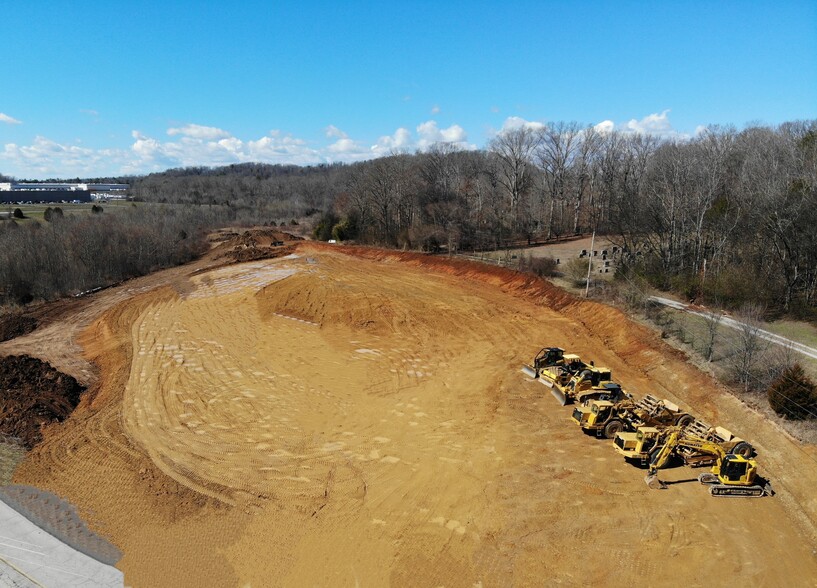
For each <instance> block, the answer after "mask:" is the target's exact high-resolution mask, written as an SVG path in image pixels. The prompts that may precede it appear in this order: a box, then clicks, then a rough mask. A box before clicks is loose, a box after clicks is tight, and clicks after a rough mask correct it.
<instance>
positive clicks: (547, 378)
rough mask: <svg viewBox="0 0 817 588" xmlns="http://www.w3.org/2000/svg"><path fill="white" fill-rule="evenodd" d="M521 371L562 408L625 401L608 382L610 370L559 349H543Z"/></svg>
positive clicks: (610, 381) (623, 394)
mask: <svg viewBox="0 0 817 588" xmlns="http://www.w3.org/2000/svg"><path fill="white" fill-rule="evenodd" d="M522 372H523V373H524V374H526V375H527V376H529V377H531V378H533V379H534V380H538V381H539V382H540V383H542V384H544V385H545V386H547V387H548V388H550V391H551V393H552V394H553V396H554V397H555V398H556V400H558V401H559V404H561V405H562V406H564V405H565V404H568V403H569V402H575V403H586V402H589V401H590V400H592V399H597V400H609V401H612V402H617V401H619V400H622V399H624V398H626V395H625V393H624V392H623V391H622V390H621V386H619V385H618V384H616V383H615V382H613V381H612V376H611V373H610V370H609V369H607V368H602V367H596V366H595V365H593V362H592V361H591V362H590V364H589V365H588V364H587V363H585V362H584V361H582V359H581V358H580V357H579V356H578V355H575V354H572V353H565V352H564V349H562V348H560V347H545V348H543V349H542V350H541V351H539V353H538V354H537V355H536V356H535V357H534V359H533V365H528V364H525V365H523V366H522Z"/></svg>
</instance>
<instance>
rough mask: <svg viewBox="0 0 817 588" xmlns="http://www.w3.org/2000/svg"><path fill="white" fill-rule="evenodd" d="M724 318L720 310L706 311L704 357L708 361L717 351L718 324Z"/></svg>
mask: <svg viewBox="0 0 817 588" xmlns="http://www.w3.org/2000/svg"><path fill="white" fill-rule="evenodd" d="M722 320H723V313H721V312H720V311H719V310H714V309H711V310H707V311H706V312H705V313H704V321H705V323H706V340H705V341H704V357H706V361H708V362H711V361H712V356H713V355H714V353H715V341H716V340H717V337H718V326H719V325H720V324H721V321H722Z"/></svg>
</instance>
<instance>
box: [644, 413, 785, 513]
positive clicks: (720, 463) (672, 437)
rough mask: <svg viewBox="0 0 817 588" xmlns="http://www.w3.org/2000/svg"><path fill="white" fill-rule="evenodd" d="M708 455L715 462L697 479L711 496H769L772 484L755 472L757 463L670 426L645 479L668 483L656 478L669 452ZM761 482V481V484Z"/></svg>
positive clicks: (659, 484)
mask: <svg viewBox="0 0 817 588" xmlns="http://www.w3.org/2000/svg"><path fill="white" fill-rule="evenodd" d="M683 449H686V450H688V451H691V452H694V453H697V454H702V455H709V456H711V457H712V459H713V461H714V464H713V465H712V469H711V470H710V471H709V472H706V473H703V474H700V475H699V476H698V481H699V482H700V483H701V484H704V485H706V486H708V487H709V493H710V494H711V495H712V496H748V497H761V496H766V495H768V496H772V495H774V492H773V491H772V487H771V484H769V483H768V482H767V481H765V480H762V479H760V478H759V476H758V475H757V462H756V461H755V460H754V459H751V458H750V457H746V456H744V455H741V454H739V453H734V452H729V451H727V450H726V449H724V447H723V445H722V444H720V443H717V442H714V441H710V440H707V439H702V438H701V437H696V436H694V435H692V434H690V433H687V432H686V431H685V430H684V429H681V428H677V427H676V428H673V429H672V430H670V432H669V434H668V435H666V437H665V438H664V440H663V445H661V447H659V448H657V449H656V451H655V452H654V453H653V454H652V457H651V459H650V470H649V473H648V474H647V477H646V478H645V479H644V481H645V482H646V483H647V486H649V487H650V488H654V489H665V488H666V487H667V485H666V484H665V483H664V482H662V481H661V480H659V479H658V470H659V469H661V468H662V467H664V466H665V465H666V464H667V463H668V461H669V459H670V457H672V455H674V454H676V453H678V452H679V451H680V450H683ZM761 482H762V483H761Z"/></svg>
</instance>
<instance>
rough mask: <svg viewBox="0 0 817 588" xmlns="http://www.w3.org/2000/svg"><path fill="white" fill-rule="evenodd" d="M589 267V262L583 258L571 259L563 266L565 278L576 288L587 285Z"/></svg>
mask: <svg viewBox="0 0 817 588" xmlns="http://www.w3.org/2000/svg"><path fill="white" fill-rule="evenodd" d="M589 265H590V260H588V259H584V258H579V257H577V258H575V259H571V260H570V261H568V262H567V263H566V264H565V265H564V272H565V276H567V278H568V279H569V280H570V281H572V282H573V285H574V286H576V287H577V288H578V287H581V286H584V285H586V284H587V268H588V267H589Z"/></svg>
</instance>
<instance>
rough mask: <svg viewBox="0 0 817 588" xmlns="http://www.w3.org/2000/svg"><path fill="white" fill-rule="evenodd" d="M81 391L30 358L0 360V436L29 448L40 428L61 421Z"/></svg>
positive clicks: (67, 378) (37, 439)
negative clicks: (16, 440)
mask: <svg viewBox="0 0 817 588" xmlns="http://www.w3.org/2000/svg"><path fill="white" fill-rule="evenodd" d="M84 390H85V388H84V387H83V386H82V385H81V384H80V383H79V382H77V381H76V380H75V379H74V378H72V377H71V376H69V375H67V374H63V373H62V372H58V371H57V370H55V369H54V368H53V367H51V365H49V364H47V363H45V362H43V361H40V360H39V359H36V358H34V357H28V356H17V355H10V356H8V357H4V358H0V434H2V435H8V436H10V437H14V438H17V439H19V440H20V442H21V443H22V444H23V445H24V446H25V447H27V448H29V449H30V448H32V447H34V445H36V444H37V443H39V442H40V441H41V440H42V428H43V427H44V426H45V425H49V424H51V423H55V422H61V421H63V420H65V419H66V418H67V417H68V416H69V415H70V414H71V412H72V411H73V410H74V408H76V406H77V404H79V398H80V395H81V394H82V392H83V391H84Z"/></svg>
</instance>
